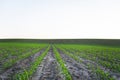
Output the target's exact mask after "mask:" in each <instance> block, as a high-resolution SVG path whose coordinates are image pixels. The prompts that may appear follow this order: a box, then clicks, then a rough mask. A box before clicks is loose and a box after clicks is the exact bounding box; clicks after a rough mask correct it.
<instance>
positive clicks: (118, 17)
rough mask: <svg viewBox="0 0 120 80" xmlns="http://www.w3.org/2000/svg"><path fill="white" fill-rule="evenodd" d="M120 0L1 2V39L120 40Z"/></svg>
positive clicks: (4, 0)
mask: <svg viewBox="0 0 120 80" xmlns="http://www.w3.org/2000/svg"><path fill="white" fill-rule="evenodd" d="M119 27H120V0H0V39H3V38H37V39H61V38H62V39H70V38H72V39H81V38H87V39H89V38H90V39H91V38H92V39H94V38H95V39H120V29H119Z"/></svg>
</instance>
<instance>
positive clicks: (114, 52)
mask: <svg viewBox="0 0 120 80" xmlns="http://www.w3.org/2000/svg"><path fill="white" fill-rule="evenodd" d="M56 46H57V47H58V48H59V49H61V50H62V51H63V52H64V53H65V54H66V55H68V56H70V57H72V58H73V59H75V60H76V61H78V62H80V63H82V60H81V58H83V59H86V60H91V61H94V62H96V63H97V64H99V65H102V66H104V67H105V68H108V69H110V70H112V71H115V72H119V69H120V68H119V67H120V64H119V60H120V56H119V55H120V54H119V52H120V50H119V49H118V48H109V47H102V46H84V45H82V46H80V45H56ZM88 66H89V65H88ZM93 69H94V68H93ZM93 71H94V72H96V74H97V75H98V77H100V78H101V79H105V80H112V79H113V78H112V77H110V74H109V73H108V72H104V71H103V70H101V69H100V67H99V66H97V69H96V70H93Z"/></svg>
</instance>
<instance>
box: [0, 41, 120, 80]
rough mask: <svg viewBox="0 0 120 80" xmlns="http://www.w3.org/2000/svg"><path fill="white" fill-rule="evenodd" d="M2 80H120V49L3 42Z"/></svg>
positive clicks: (0, 55) (0, 59)
mask: <svg viewBox="0 0 120 80" xmlns="http://www.w3.org/2000/svg"><path fill="white" fill-rule="evenodd" d="M0 80H120V47H119V46H103V45H97V44H96V45H90V44H88V45H87V44H76V43H75V44H73V43H72V44H71V43H66V44H61V43H59V44H58V43H55V44H53V42H52V43H49V42H48V43H31V42H29V43H27V42H22V43H21V42H0Z"/></svg>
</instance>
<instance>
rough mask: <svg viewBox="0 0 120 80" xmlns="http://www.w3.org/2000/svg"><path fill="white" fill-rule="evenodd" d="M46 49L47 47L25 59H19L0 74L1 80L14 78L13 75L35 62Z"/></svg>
mask: <svg viewBox="0 0 120 80" xmlns="http://www.w3.org/2000/svg"><path fill="white" fill-rule="evenodd" d="M44 50H45V49H42V50H41V51H40V52H38V53H36V54H34V55H31V56H30V57H28V58H26V59H23V60H21V61H18V62H17V63H16V64H15V65H13V66H12V67H11V68H9V69H7V70H6V71H4V72H3V73H2V74H0V80H13V75H15V74H16V73H19V72H22V71H23V70H24V69H26V68H29V66H30V64H31V63H32V62H34V60H35V58H37V57H38V56H40V55H41V53H42V52H43V51H44Z"/></svg>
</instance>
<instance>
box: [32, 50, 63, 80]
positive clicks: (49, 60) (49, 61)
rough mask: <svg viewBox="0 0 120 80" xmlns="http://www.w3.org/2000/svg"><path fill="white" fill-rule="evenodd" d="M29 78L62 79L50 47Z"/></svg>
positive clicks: (34, 79) (41, 79) (33, 79)
mask: <svg viewBox="0 0 120 80" xmlns="http://www.w3.org/2000/svg"><path fill="white" fill-rule="evenodd" d="M31 80H64V79H63V78H62V74H61V73H60V70H59V65H58V63H57V61H56V59H55V57H54V53H53V49H52V48H50V50H49V52H48V54H47V55H46V57H45V58H44V60H43V61H42V63H41V64H40V66H39V67H38V69H37V71H36V73H35V74H34V75H33V77H32V79H31Z"/></svg>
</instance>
